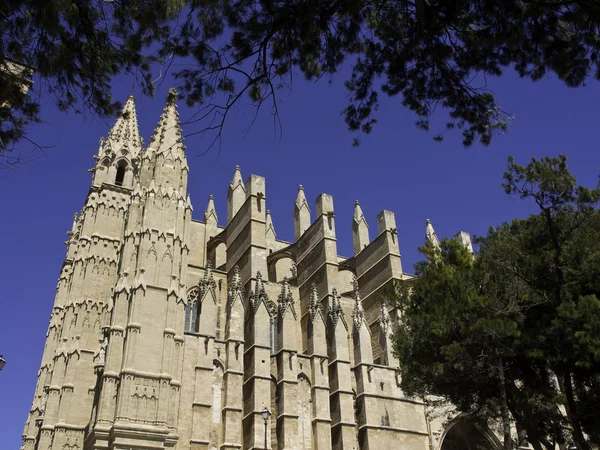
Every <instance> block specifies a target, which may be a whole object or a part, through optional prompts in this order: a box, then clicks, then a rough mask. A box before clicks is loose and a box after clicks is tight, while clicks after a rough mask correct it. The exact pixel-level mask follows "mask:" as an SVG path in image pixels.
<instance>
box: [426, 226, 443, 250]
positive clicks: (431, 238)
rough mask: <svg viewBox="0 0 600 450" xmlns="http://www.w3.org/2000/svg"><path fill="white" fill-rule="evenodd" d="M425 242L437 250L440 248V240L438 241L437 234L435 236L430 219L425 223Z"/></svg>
mask: <svg viewBox="0 0 600 450" xmlns="http://www.w3.org/2000/svg"><path fill="white" fill-rule="evenodd" d="M425 242H426V243H429V244H431V245H432V246H433V247H435V248H438V249H439V248H440V240H439V239H438V237H437V234H435V230H434V229H433V225H432V224H431V220H429V219H427V222H425Z"/></svg>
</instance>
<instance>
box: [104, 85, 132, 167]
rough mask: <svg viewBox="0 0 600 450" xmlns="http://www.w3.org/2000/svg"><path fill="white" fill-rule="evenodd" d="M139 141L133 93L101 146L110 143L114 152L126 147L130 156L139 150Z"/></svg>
mask: <svg viewBox="0 0 600 450" xmlns="http://www.w3.org/2000/svg"><path fill="white" fill-rule="evenodd" d="M140 142H141V141H140V132H139V129H138V122H137V113H136V109H135V101H134V98H133V95H130V96H129V97H128V98H127V101H126V102H125V105H124V106H123V110H122V111H121V113H120V114H119V116H118V117H117V120H116V121H115V124H114V126H113V127H112V129H111V130H110V132H109V133H108V138H107V139H106V141H104V142H101V148H105V145H106V144H110V147H111V149H112V150H113V151H114V152H116V151H118V150H120V149H121V148H126V149H129V151H130V152H131V153H132V155H129V157H130V158H131V157H132V156H135V155H136V154H137V153H138V152H139V151H140V147H141V144H140Z"/></svg>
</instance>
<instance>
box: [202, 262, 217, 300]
mask: <svg viewBox="0 0 600 450" xmlns="http://www.w3.org/2000/svg"><path fill="white" fill-rule="evenodd" d="M216 287H217V283H216V282H215V278H214V276H213V272H212V264H211V263H210V261H208V262H207V263H206V272H205V273H204V277H203V278H202V279H201V280H200V284H199V288H200V298H201V300H202V301H204V298H205V297H206V294H208V293H211V294H212V299H213V301H214V302H215V303H216V302H217V294H216Z"/></svg>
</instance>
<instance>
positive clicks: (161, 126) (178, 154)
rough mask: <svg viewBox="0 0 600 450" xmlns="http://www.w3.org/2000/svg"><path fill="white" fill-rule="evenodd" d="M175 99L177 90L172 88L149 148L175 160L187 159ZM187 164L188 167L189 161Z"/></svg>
mask: <svg viewBox="0 0 600 450" xmlns="http://www.w3.org/2000/svg"><path fill="white" fill-rule="evenodd" d="M175 100H177V90H175V89H173V88H171V89H169V93H168V94H167V104H166V105H165V107H164V109H163V112H162V114H161V116H160V120H159V121H158V125H157V126H156V129H155V130H154V133H153V134H152V138H151V139H150V145H149V148H152V149H153V150H155V151H156V152H157V153H163V154H164V155H165V156H166V157H168V156H170V157H171V158H172V159H173V160H177V159H179V160H180V161H186V158H185V145H183V136H182V132H181V122H180V121H179V112H178V111H177V103H176V102H175ZM185 166H186V167H187V161H186V162H185Z"/></svg>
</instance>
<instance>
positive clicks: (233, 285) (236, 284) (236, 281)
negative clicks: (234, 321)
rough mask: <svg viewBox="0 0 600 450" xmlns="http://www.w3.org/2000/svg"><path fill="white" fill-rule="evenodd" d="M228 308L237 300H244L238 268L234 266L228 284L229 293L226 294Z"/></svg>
mask: <svg viewBox="0 0 600 450" xmlns="http://www.w3.org/2000/svg"><path fill="white" fill-rule="evenodd" d="M227 297H228V303H229V306H231V305H232V304H233V302H234V301H235V300H236V299H237V298H239V299H243V298H244V287H243V286H242V278H241V277H240V268H239V267H238V266H235V267H234V268H233V277H231V282H230V283H229V292H228V294H227Z"/></svg>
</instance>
